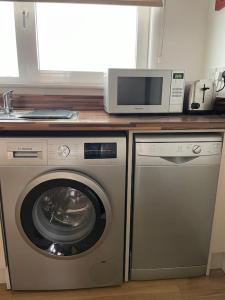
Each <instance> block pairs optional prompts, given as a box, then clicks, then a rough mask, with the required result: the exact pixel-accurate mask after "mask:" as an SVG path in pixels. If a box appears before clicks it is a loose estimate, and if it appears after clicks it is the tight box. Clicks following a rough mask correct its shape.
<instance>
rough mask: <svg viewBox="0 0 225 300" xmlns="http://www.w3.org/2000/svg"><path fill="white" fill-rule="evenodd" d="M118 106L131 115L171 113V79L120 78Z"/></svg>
mask: <svg viewBox="0 0 225 300" xmlns="http://www.w3.org/2000/svg"><path fill="white" fill-rule="evenodd" d="M117 88H118V90H117V106H118V108H119V110H120V111H121V110H123V111H124V112H127V113H130V112H133V113H135V112H136V111H137V112H142V111H143V113H160V112H162V113H165V112H168V111H169V99H170V78H166V77H165V76H151V77H118V87H117Z"/></svg>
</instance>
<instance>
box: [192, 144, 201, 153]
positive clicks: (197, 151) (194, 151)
mask: <svg viewBox="0 0 225 300" xmlns="http://www.w3.org/2000/svg"><path fill="white" fill-rule="evenodd" d="M201 151H202V149H201V147H200V146H199V145H194V147H193V148H192V152H193V153H194V154H199V153H201Z"/></svg>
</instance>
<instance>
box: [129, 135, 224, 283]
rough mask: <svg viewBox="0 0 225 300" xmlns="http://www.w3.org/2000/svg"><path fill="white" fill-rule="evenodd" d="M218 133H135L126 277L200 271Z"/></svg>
mask: <svg viewBox="0 0 225 300" xmlns="http://www.w3.org/2000/svg"><path fill="white" fill-rule="evenodd" d="M221 148H222V137H221V136H220V135H218V134H198V135H196V134H195V135H194V134H186V135H185V134H183V135H175V134H167V135H137V136H136V138H135V169H134V198H133V224H132V225H133V226H132V228H133V230H132V246H131V272H130V278H131V279H132V280H149V279H161V278H180V277H192V276H200V275H204V274H205V273H206V267H207V260H208V253H209V244H210V237H211V230H212V221H213V213H214V205H215V199H216V190H217V181H218V174H219V164H220V157H221Z"/></svg>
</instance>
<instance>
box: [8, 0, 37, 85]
mask: <svg viewBox="0 0 225 300" xmlns="http://www.w3.org/2000/svg"><path fill="white" fill-rule="evenodd" d="M14 12H15V25H16V42H17V55H18V66H19V76H20V81H21V82H37V79H38V56H37V45H36V29H35V4H34V3H25V2H15V3H14Z"/></svg>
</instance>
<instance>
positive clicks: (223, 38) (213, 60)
mask: <svg viewBox="0 0 225 300" xmlns="http://www.w3.org/2000/svg"><path fill="white" fill-rule="evenodd" d="M224 28H225V9H222V10H220V11H215V2H214V0H210V9H209V16H208V34H207V43H206V57H205V76H209V77H211V78H212V79H214V78H215V79H217V76H218V72H221V71H224V70H225V34H224ZM219 96H220V97H225V90H223V91H222V92H220V94H219Z"/></svg>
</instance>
